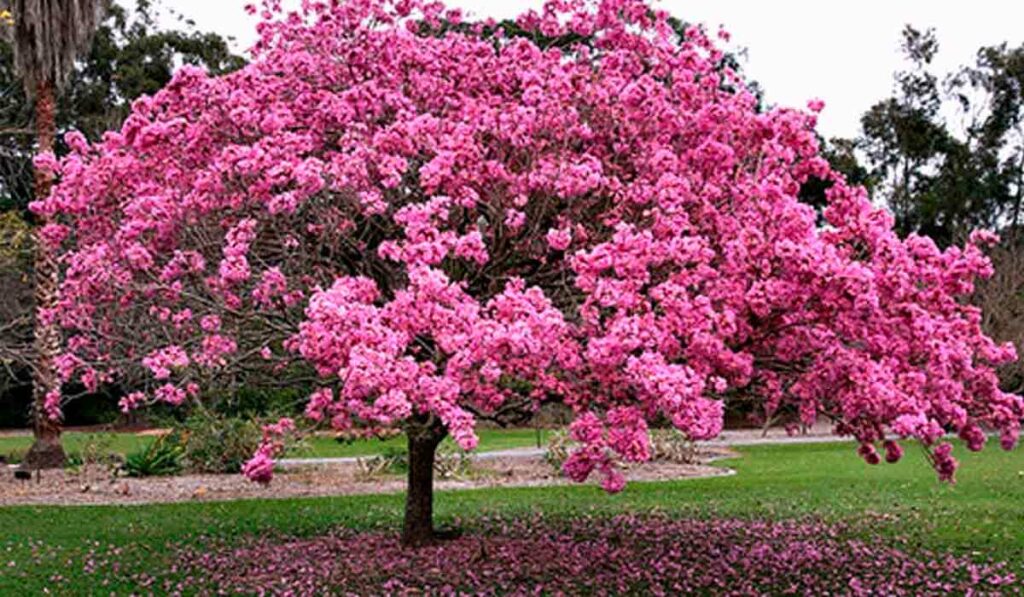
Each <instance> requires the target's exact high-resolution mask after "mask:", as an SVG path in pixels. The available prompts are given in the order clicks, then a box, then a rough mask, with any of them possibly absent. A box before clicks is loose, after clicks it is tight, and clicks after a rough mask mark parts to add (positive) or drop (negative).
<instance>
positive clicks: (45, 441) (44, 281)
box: [23, 81, 64, 469]
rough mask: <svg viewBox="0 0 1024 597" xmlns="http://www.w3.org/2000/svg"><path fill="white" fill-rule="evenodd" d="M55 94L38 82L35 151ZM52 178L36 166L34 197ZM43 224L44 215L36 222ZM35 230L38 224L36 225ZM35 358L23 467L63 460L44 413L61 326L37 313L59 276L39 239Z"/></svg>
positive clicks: (48, 144)
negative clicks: (32, 439) (30, 434)
mask: <svg viewBox="0 0 1024 597" xmlns="http://www.w3.org/2000/svg"><path fill="white" fill-rule="evenodd" d="M55 111H56V98H55V96H54V89H53V85H52V84H51V83H50V82H48V81H42V82H40V83H39V87H38V90H37V94H36V134H37V136H38V139H39V148H38V151H39V152H40V153H41V152H47V151H53V141H54V137H55V136H56V134H57V123H56V117H55ZM52 185H53V181H52V179H51V178H50V175H49V174H47V173H44V172H40V171H39V170H36V172H35V195H36V199H37V200H40V199H44V198H45V197H46V196H47V195H49V194H50V187H51V186H52ZM39 224H40V226H42V225H45V224H46V221H45V219H44V220H43V221H42V222H40V223H39ZM37 230H38V228H37ZM35 251H36V253H35V279H34V280H35V302H36V305H35V307H36V321H35V352H36V354H35V358H36V363H35V367H34V373H33V379H32V421H33V425H32V431H33V434H34V435H35V442H34V443H33V444H32V448H31V449H29V451H28V453H27V454H26V455H25V459H24V464H23V466H24V467H25V468H30V469H40V468H57V467H60V466H63V464H64V448H63V447H62V446H61V443H60V423H59V422H57V421H53V420H51V419H50V418H49V416H47V413H46V408H45V405H46V395H47V394H48V393H49V392H50V391H51V390H53V389H58V390H59V388H60V381H59V380H58V379H57V372H56V371H55V370H54V368H53V362H54V359H55V358H56V356H57V355H58V354H59V353H60V330H59V329H58V328H57V326H56V325H54V324H53V323H44V322H43V320H42V318H41V317H40V314H41V313H42V311H43V310H44V309H50V308H52V307H54V306H55V305H56V303H57V292H58V290H59V285H60V278H59V271H58V266H57V257H56V255H54V254H53V251H51V250H50V249H49V248H47V247H46V245H45V243H43V242H42V239H39V238H37V239H36V243H35Z"/></svg>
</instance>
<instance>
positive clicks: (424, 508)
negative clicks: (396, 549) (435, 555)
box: [402, 423, 445, 547]
mask: <svg viewBox="0 0 1024 597" xmlns="http://www.w3.org/2000/svg"><path fill="white" fill-rule="evenodd" d="M406 435H407V436H408V438H409V482H408V486H407V487H406V490H405V491H406V493H405V524H404V526H403V528H402V545H404V546H406V547H422V546H424V545H430V544H432V543H434V541H435V540H436V538H437V535H436V534H435V532H434V455H435V453H436V452H437V446H438V444H440V443H441V440H442V439H444V436H445V429H444V427H443V426H440V425H438V424H436V423H434V424H424V425H415V426H412V425H410V426H409V427H408V428H407V429H406Z"/></svg>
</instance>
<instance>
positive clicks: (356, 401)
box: [32, 0, 1024, 545]
mask: <svg viewBox="0 0 1024 597" xmlns="http://www.w3.org/2000/svg"><path fill="white" fill-rule="evenodd" d="M274 4H275V3H274V2H273V1H268V2H267V3H265V6H266V7H267V16H266V18H265V20H264V22H263V23H262V24H261V25H260V29H259V31H260V35H261V37H260V42H259V44H258V45H257V47H256V49H255V53H254V59H253V62H252V63H251V64H249V65H247V66H246V67H245V68H243V69H241V70H239V71H236V72H234V73H230V74H228V75H225V76H221V77H211V76H208V75H207V74H206V73H204V72H202V71H201V70H200V69H197V68H184V69H182V70H181V71H179V73H178V74H177V75H175V77H174V78H173V79H172V80H171V82H170V83H168V85H167V86H165V87H164V89H163V90H161V91H160V92H159V93H158V94H156V95H155V96H153V97H151V98H145V99H142V100H140V101H138V102H136V103H135V104H134V105H133V109H132V113H131V114H130V116H129V117H128V118H127V119H126V120H125V122H124V124H123V126H122V127H121V128H120V130H118V131H112V132H110V133H108V134H106V135H104V136H103V138H102V140H101V141H100V142H98V143H89V142H88V141H87V140H86V139H85V138H84V137H83V136H82V135H80V134H78V133H69V134H68V135H66V136H65V141H66V142H67V144H68V146H69V148H70V150H71V151H70V153H69V154H68V155H67V156H65V157H64V158H63V159H62V160H56V159H53V158H43V159H41V160H39V165H40V167H45V168H47V169H49V170H51V171H53V172H54V173H55V174H56V175H58V176H59V177H60V183H59V185H58V186H57V187H56V189H55V191H54V193H53V194H52V195H51V196H50V197H49V198H48V199H47V200H45V201H42V202H37V203H34V204H33V205H32V209H33V211H35V212H36V213H40V214H44V215H46V216H49V217H53V218H55V223H54V224H53V225H52V226H51V227H50V228H49V229H48V230H47V233H46V234H44V235H43V236H44V238H45V239H46V240H47V241H48V242H50V243H51V244H52V245H53V246H54V247H57V246H60V247H61V248H62V249H63V251H64V253H63V255H64V257H65V260H64V263H65V264H66V269H65V270H64V282H63V285H62V288H61V301H60V303H59V305H58V309H56V310H55V311H54V315H55V317H56V318H57V320H58V321H59V322H60V324H61V325H62V326H63V327H64V328H65V329H66V330H67V332H68V334H69V336H70V338H71V340H69V342H68V344H67V350H66V351H65V352H64V353H63V354H62V355H61V356H60V359H59V362H60V365H61V374H62V376H63V377H64V378H65V379H66V380H71V379H80V380H81V381H82V383H85V384H90V383H91V384H96V383H101V382H102V381H104V380H106V379H111V378H114V377H115V376H118V375H125V374H131V372H132V371H142V372H144V374H145V375H146V376H147V379H146V384H145V387H140V388H139V391H137V392H133V393H132V394H130V395H128V396H125V398H124V400H123V401H122V405H123V407H124V408H125V409H132V408H138V407H141V406H143V405H147V404H154V403H159V404H172V405H181V404H185V403H187V402H190V401H195V400H197V399H199V398H200V397H201V395H202V393H201V389H202V387H203V385H205V384H208V383H211V382H213V383H216V381H217V379H218V378H222V377H230V376H232V375H235V374H237V373H238V372H243V373H247V372H248V371H250V370H263V371H267V372H270V373H271V374H273V373H274V372H279V371H282V368H284V367H301V368H307V369H312V370H313V371H315V373H316V374H317V375H318V377H319V383H318V385H319V387H318V388H317V389H316V391H314V392H313V393H312V395H310V397H309V402H308V404H307V409H306V414H307V415H308V418H309V419H310V420H311V421H314V422H318V423H321V424H324V425H330V426H331V427H333V428H334V429H339V430H351V429H353V428H371V429H372V428H377V427H391V428H394V427H401V428H402V429H403V430H404V431H405V433H406V436H407V440H408V446H409V455H410V472H409V478H408V480H409V485H408V490H407V494H406V518H405V525H404V532H403V541H404V542H405V543H406V544H407V545H422V544H424V543H428V542H430V541H432V540H434V538H435V535H434V529H433V523H432V516H431V513H432V491H433V486H432V463H433V459H434V451H435V449H436V447H437V444H438V442H440V441H441V439H442V438H443V437H445V436H447V435H450V436H452V438H453V439H454V440H455V441H456V442H457V443H458V444H459V445H460V446H461V447H462V448H464V449H472V448H473V447H475V445H476V443H477V437H476V434H475V425H476V422H477V421H479V420H498V421H501V420H503V419H506V418H507V417H511V416H515V415H518V414H520V413H525V414H529V413H530V412H531V411H533V410H534V409H536V408H537V407H538V406H539V405H540V404H541V403H543V402H547V401H561V402H563V403H565V404H567V405H568V406H569V407H570V408H571V409H572V410H573V413H574V417H575V418H574V422H573V423H572V425H571V426H570V431H571V434H572V437H573V438H574V440H575V441H576V442H578V444H579V447H578V449H576V450H575V451H574V452H573V454H572V455H571V456H570V457H569V458H568V459H567V460H566V462H565V465H564V468H563V470H564V472H565V474H566V475H567V476H568V477H570V478H572V479H574V480H576V481H583V480H585V479H587V478H589V477H590V476H591V475H597V476H598V477H600V479H601V483H602V486H603V487H604V488H605V489H606V490H608V491H612V492H614V491H619V490H621V489H622V488H623V486H624V477H623V476H622V473H621V471H620V470H619V468H618V466H617V462H618V461H620V460H625V461H642V460H645V459H647V458H648V457H649V456H650V446H649V442H648V437H647V425H648V421H651V420H658V419H663V420H668V421H671V423H672V425H673V426H674V427H675V428H676V429H678V430H680V431H681V432H682V433H684V434H685V435H686V436H687V437H689V438H691V439H707V438H711V437H714V436H715V435H717V434H718V433H719V432H720V430H721V429H722V425H723V414H724V409H725V404H726V403H728V402H730V401H733V400H738V399H744V398H748V397H753V399H754V400H756V401H758V402H759V403H761V404H763V405H764V406H765V409H766V410H772V409H775V408H779V407H781V406H790V407H792V408H794V410H796V411H797V412H799V413H800V415H801V417H802V419H803V420H804V421H805V422H814V421H815V420H816V419H817V417H818V416H825V417H830V418H832V419H833V420H834V421H835V424H836V428H835V429H836V431H837V432H838V433H840V434H845V435H852V436H854V437H855V438H856V439H857V440H858V441H859V443H860V447H859V450H858V451H859V453H860V455H861V456H862V457H863V458H864V459H865V460H866V461H867V462H869V463H873V464H875V463H878V462H879V461H880V460H881V456H880V454H879V453H878V448H879V447H880V448H881V449H883V450H884V451H885V457H886V459H887V460H888V461H890V462H894V461H896V460H898V459H899V458H900V456H901V455H902V447H901V446H900V444H899V443H898V442H896V441H892V440H889V439H887V434H889V433H894V434H897V435H899V436H900V437H903V438H916V439H918V440H920V442H921V443H922V444H923V445H924V447H925V453H926V454H927V455H928V458H929V460H930V461H931V464H932V465H933V466H934V468H935V469H936V471H937V473H938V475H939V477H940V478H942V479H946V480H951V479H952V477H953V474H954V471H955V469H956V467H957V462H956V460H955V459H954V458H953V456H952V449H953V448H952V444H950V443H947V442H944V441H943V439H942V438H943V436H944V434H945V432H946V431H955V432H957V433H958V434H960V436H961V437H962V438H963V439H964V440H965V441H966V443H967V446H968V448H969V449H971V450H980V449H981V448H982V446H983V444H984V443H985V441H986V439H987V436H986V434H985V432H984V431H983V426H985V427H989V428H993V429H998V430H999V432H1000V443H1001V445H1002V446H1003V447H1004V448H1006V449H1010V448H1012V447H1013V446H1014V445H1015V444H1016V442H1017V438H1018V436H1019V432H1020V425H1021V418H1022V416H1024V402H1022V400H1021V399H1020V397H1018V396H1015V395H1012V394H1008V393H1005V392H1003V391H1001V390H1000V389H999V387H998V380H997V377H996V375H995V373H994V371H993V367H995V366H998V365H1000V364H1004V363H1007V362H1010V361H1013V360H1014V359H1015V358H1016V356H1015V351H1014V349H1013V347H1012V346H1009V345H997V344H995V343H994V342H993V341H992V340H991V339H990V338H988V337H987V336H986V335H985V334H984V333H982V331H981V328H980V321H981V318H982V314H981V312H980V311H979V310H978V309H977V308H976V307H975V306H973V305H970V304H967V303H966V301H965V300H964V298H965V297H966V296H967V295H969V294H970V293H971V292H973V290H974V283H975V280H976V279H978V278H981V277H985V276H987V275H990V274H991V264H990V262H989V260H988V259H987V258H986V257H985V255H984V253H983V250H984V249H985V248H986V247H988V246H990V245H991V244H992V243H993V242H994V240H995V239H994V237H993V235H992V234H991V233H987V232H975V233H972V234H971V235H970V237H969V239H968V243H967V244H966V245H964V246H962V247H961V246H957V247H951V248H950V249H948V250H946V251H942V250H940V249H939V248H938V247H937V246H936V245H935V243H933V242H932V241H930V240H928V239H927V238H923V237H919V236H909V237H908V238H907V239H905V240H904V239H901V238H900V237H899V236H898V235H897V234H896V233H895V232H894V230H893V219H892V216H891V215H890V214H888V213H887V212H885V211H884V210H880V209H878V208H876V207H875V206H873V205H872V203H871V202H870V200H869V198H868V197H867V194H866V192H865V191H864V190H863V189H859V188H856V187H852V186H850V185H849V184H848V183H847V182H846V181H845V180H844V179H843V178H842V176H840V175H839V174H837V173H836V172H834V171H833V170H831V169H830V167H829V165H828V162H827V160H825V159H824V158H823V157H822V156H821V154H820V147H819V144H818V140H817V137H816V134H815V131H814V125H815V122H816V119H815V116H814V115H813V114H812V113H809V112H804V111H801V110H794V109H785V108H782V109H773V110H764V109H763V107H762V106H761V105H760V102H759V100H758V98H757V96H756V95H755V94H754V93H753V92H751V90H750V89H749V88H748V87H747V86H746V85H744V84H743V82H742V78H741V77H739V75H737V74H736V73H735V72H734V71H733V70H732V69H730V68H729V67H728V66H727V65H723V53H722V52H721V51H719V50H718V49H717V47H716V45H715V43H714V42H713V41H712V40H711V39H710V38H709V37H708V36H707V35H706V34H705V32H703V31H701V30H699V29H694V28H690V29H689V30H688V31H687V32H686V35H685V36H684V37H683V39H680V37H679V35H678V34H677V31H676V30H675V29H674V28H673V26H672V23H671V22H669V20H668V15H667V14H665V13H664V12H660V11H656V10H653V9H652V8H651V7H650V6H649V5H647V4H646V3H645V2H642V1H638V0H603V1H601V2H596V1H594V2H579V3H576V2H572V3H566V2H561V1H558V2H554V1H553V2H549V3H547V4H546V6H545V8H544V10H543V11H541V12H533V11H530V12H527V13H526V14H524V15H522V16H521V17H520V18H518V19H517V20H516V24H517V26H518V27H519V28H521V29H522V30H523V31H535V32H538V34H542V35H544V36H545V37H546V38H548V39H566V36H570V35H571V34H574V35H577V36H579V39H578V41H570V42H567V44H566V45H562V46H558V47H555V46H548V47H546V48H542V47H540V46H538V45H537V44H536V43H534V41H532V39H531V36H529V35H512V36H506V35H497V34H495V35H492V36H490V37H487V36H485V35H483V33H484V30H483V27H484V25H482V24H477V25H475V26H474V27H473V28H471V29H470V30H468V31H466V30H463V29H460V28H458V27H451V26H448V25H457V24H458V23H459V22H460V20H461V15H460V13H459V12H458V11H446V10H445V9H444V7H443V6H441V5H440V4H439V3H436V2H423V3H421V2H417V1H416V0H396V1H394V2H392V1H390V0H368V1H366V2H350V3H330V4H328V3H307V4H305V14H304V18H294V17H289V16H280V15H279V13H278V12H277V11H274V10H272V7H273V5H274ZM809 108H810V110H811V112H814V111H816V110H818V109H820V106H819V105H818V104H817V103H812V104H811V105H810V106H809ZM812 176H813V177H816V178H818V179H820V180H823V181H827V182H828V183H830V184H829V186H828V189H827V191H826V192H825V200H826V205H825V207H824V208H823V209H822V210H821V212H820V217H821V218H823V220H824V222H825V224H827V225H824V226H822V225H820V224H819V220H818V218H819V214H818V213H816V212H815V210H813V209H812V208H811V207H809V206H808V205H806V204H805V203H802V202H801V201H799V194H800V190H801V188H802V187H804V186H805V184H806V183H807V182H808V180H809V179H810V178H811V177H812ZM126 321H127V322H143V323H140V324H138V325H135V324H133V325H132V326H126V325H125V322H126ZM293 426H294V422H293V421H291V420H287V419H286V420H282V421H280V422H279V423H277V424H274V425H270V426H267V428H266V437H265V441H264V444H263V446H262V447H261V448H260V450H259V452H258V453H257V454H256V455H255V456H254V457H253V459H252V460H250V461H249V462H248V463H246V465H245V467H244V472H245V473H246V474H247V475H248V476H249V477H250V478H253V479H254V480H257V481H262V482H268V481H269V480H270V478H271V476H272V474H273V457H274V455H275V453H276V451H277V450H278V449H279V447H280V443H279V439H278V436H279V435H280V434H281V433H284V432H287V431H288V430H289V429H291V428H292V427H293Z"/></svg>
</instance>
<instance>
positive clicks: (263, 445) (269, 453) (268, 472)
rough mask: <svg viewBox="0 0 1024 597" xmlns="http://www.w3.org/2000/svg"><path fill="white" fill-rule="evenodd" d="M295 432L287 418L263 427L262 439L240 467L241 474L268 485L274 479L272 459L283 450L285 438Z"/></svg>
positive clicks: (292, 423) (291, 422)
mask: <svg viewBox="0 0 1024 597" xmlns="http://www.w3.org/2000/svg"><path fill="white" fill-rule="evenodd" d="M294 430H295V422H294V421H292V420H291V419H289V418H283V419H280V420H279V421H278V422H276V423H270V424H267V425H264V426H263V439H262V441H260V445H259V448H257V449H256V454H254V455H253V457H252V458H250V459H249V460H247V461H246V462H245V463H244V464H243V465H242V474H244V475H245V476H246V477H248V478H249V479H252V480H253V481H255V482H257V483H263V484H266V483H270V481H271V479H273V478H274V457H275V456H277V455H279V454H280V453H281V452H282V451H283V450H284V438H285V436H286V435H287V434H288V433H290V432H292V431H294Z"/></svg>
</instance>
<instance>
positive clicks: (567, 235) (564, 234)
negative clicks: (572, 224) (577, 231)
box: [547, 228, 572, 251]
mask: <svg viewBox="0 0 1024 597" xmlns="http://www.w3.org/2000/svg"><path fill="white" fill-rule="evenodd" d="M547 241H548V246H549V247H551V250H552V251H564V250H566V249H568V248H569V245H570V244H571V243H572V231H571V230H569V229H566V228H559V229H554V228H552V229H551V230H548V233H547Z"/></svg>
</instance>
